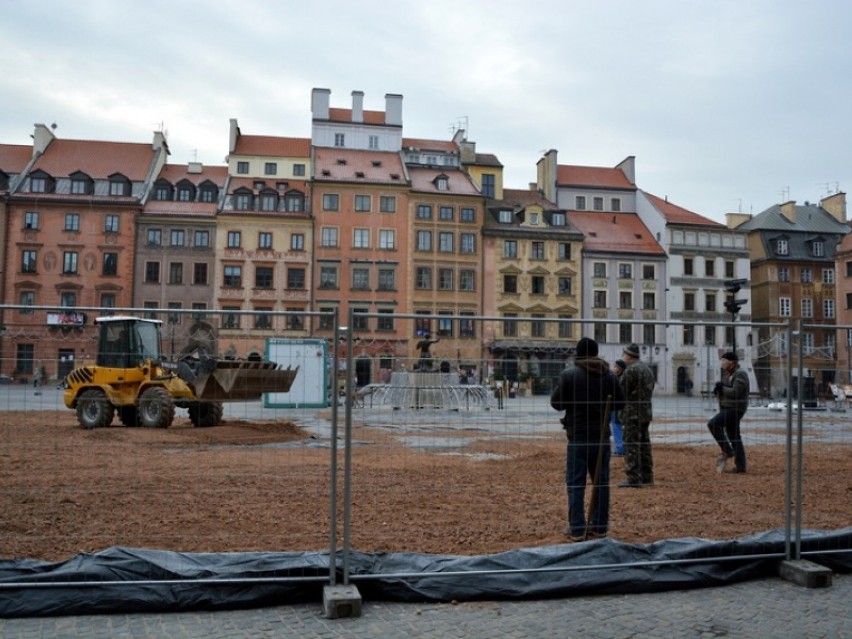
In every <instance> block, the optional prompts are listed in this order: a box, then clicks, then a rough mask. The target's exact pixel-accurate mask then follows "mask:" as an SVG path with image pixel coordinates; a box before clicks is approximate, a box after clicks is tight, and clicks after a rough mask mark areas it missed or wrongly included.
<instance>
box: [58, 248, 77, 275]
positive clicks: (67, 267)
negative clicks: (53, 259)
mask: <svg viewBox="0 0 852 639" xmlns="http://www.w3.org/2000/svg"><path fill="white" fill-rule="evenodd" d="M62 272H63V273H64V274H65V275H76V274H77V251H65V252H64V253H63V254H62Z"/></svg>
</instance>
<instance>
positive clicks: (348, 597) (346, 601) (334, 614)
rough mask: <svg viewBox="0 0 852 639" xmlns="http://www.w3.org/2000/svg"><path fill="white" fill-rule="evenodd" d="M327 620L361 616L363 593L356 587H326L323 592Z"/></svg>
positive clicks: (324, 612) (323, 606)
mask: <svg viewBox="0 0 852 639" xmlns="http://www.w3.org/2000/svg"><path fill="white" fill-rule="evenodd" d="M322 609H323V614H324V616H325V618H326V619H339V618H341V617H360V616H361V593H360V592H358V589H357V588H356V587H355V586H351V585H350V586H326V587H325V588H323V591H322Z"/></svg>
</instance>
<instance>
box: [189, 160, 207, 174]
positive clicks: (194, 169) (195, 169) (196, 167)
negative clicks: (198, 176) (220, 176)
mask: <svg viewBox="0 0 852 639" xmlns="http://www.w3.org/2000/svg"><path fill="white" fill-rule="evenodd" d="M203 169H204V167H203V165H202V164H201V162H190V163H189V164H187V165H186V172H187V173H201V172H202V171H203Z"/></svg>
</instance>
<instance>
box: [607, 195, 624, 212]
mask: <svg viewBox="0 0 852 639" xmlns="http://www.w3.org/2000/svg"><path fill="white" fill-rule="evenodd" d="M609 205H610V208H611V209H612V210H613V211H614V212H616V213H618V212H619V211H621V198H620V197H614V198H612V199H611V200H610V201H609Z"/></svg>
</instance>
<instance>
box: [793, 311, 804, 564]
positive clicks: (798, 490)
mask: <svg viewBox="0 0 852 639" xmlns="http://www.w3.org/2000/svg"><path fill="white" fill-rule="evenodd" d="M798 324H799V390H798V393H797V394H798V397H797V400H798V402H799V419H798V421H797V424H796V555H795V559H801V557H802V454H803V450H802V435H803V433H804V430H803V426H804V424H803V421H804V417H803V413H804V410H803V403H802V396H803V393H804V383H805V379H804V359H805V347H804V341H805V340H804V339H803V338H804V335H803V334H802V321H801V320H799V322H798Z"/></svg>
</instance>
